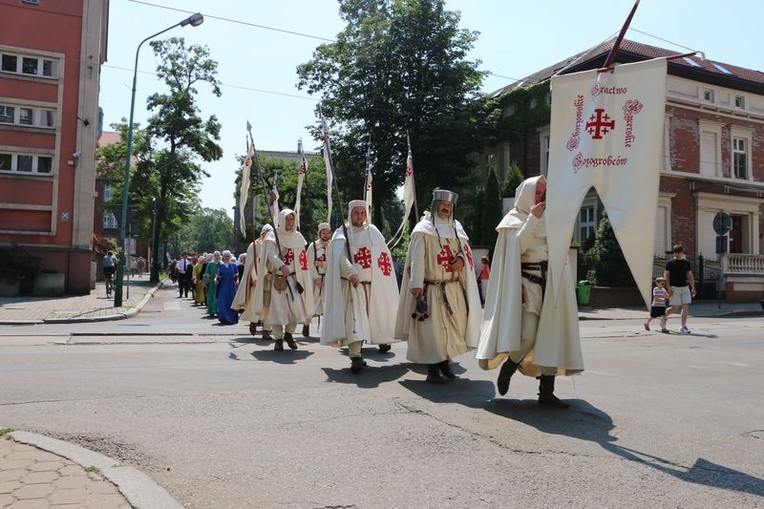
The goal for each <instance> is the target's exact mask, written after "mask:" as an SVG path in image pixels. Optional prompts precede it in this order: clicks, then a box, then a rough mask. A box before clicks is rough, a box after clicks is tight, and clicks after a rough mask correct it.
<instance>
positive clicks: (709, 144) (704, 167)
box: [698, 120, 722, 177]
mask: <svg viewBox="0 0 764 509" xmlns="http://www.w3.org/2000/svg"><path fill="white" fill-rule="evenodd" d="M698 131H699V133H700V161H699V165H698V166H699V170H700V174H701V175H704V176H706V177H721V176H722V172H721V167H722V162H721V153H722V150H721V139H722V125H721V124H718V123H716V122H709V121H706V120H699V121H698Z"/></svg>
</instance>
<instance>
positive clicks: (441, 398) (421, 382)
mask: <svg viewBox="0 0 764 509" xmlns="http://www.w3.org/2000/svg"><path fill="white" fill-rule="evenodd" d="M409 369H411V371H412V372H414V373H417V374H419V375H421V378H419V379H411V380H401V381H400V382H399V383H400V384H401V386H402V387H404V388H405V389H407V390H409V391H411V392H413V393H414V394H416V395H417V396H419V397H421V398H424V399H426V400H429V401H432V402H433V403H458V404H460V405H464V406H466V407H470V408H483V407H485V405H486V404H487V403H488V402H489V401H490V400H491V398H493V397H494V394H495V393H496V391H495V389H494V385H493V383H492V382H488V381H486V380H470V379H469V378H461V377H459V375H461V374H463V373H465V372H466V370H465V369H464V368H463V367H462V366H461V365H459V364H458V363H454V364H451V371H453V372H454V374H455V375H457V377H458V378H457V379H456V380H453V381H449V382H446V383H445V384H442V385H436V384H431V383H429V382H427V381H425V379H426V378H427V367H426V366H424V365H420V364H411V365H409Z"/></svg>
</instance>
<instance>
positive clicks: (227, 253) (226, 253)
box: [221, 249, 233, 256]
mask: <svg viewBox="0 0 764 509" xmlns="http://www.w3.org/2000/svg"><path fill="white" fill-rule="evenodd" d="M221 256H233V254H232V253H231V252H230V251H229V250H227V249H226V250H224V251H223V252H222V253H221Z"/></svg>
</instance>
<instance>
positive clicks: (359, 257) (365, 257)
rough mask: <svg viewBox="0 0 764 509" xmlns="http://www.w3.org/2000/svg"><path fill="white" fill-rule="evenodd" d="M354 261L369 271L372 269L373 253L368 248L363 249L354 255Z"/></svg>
mask: <svg viewBox="0 0 764 509" xmlns="http://www.w3.org/2000/svg"><path fill="white" fill-rule="evenodd" d="M353 261H354V262H355V263H357V264H358V265H360V266H361V268H362V269H368V268H370V267H371V251H369V248H367V247H366V246H363V247H361V249H359V250H358V252H357V253H356V254H354V255H353Z"/></svg>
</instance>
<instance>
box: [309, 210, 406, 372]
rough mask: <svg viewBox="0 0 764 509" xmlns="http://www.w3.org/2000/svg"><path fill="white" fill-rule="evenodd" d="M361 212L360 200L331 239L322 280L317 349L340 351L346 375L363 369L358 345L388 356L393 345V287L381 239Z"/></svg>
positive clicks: (390, 261) (389, 260)
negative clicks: (321, 319)
mask: <svg viewBox="0 0 764 509" xmlns="http://www.w3.org/2000/svg"><path fill="white" fill-rule="evenodd" d="M367 210H368V205H367V204H366V202H365V201H363V200H353V201H351V202H350V203H349V204H348V222H349V223H350V224H349V225H348V226H345V225H343V226H341V227H340V228H338V229H337V230H336V231H335V232H334V235H333V236H332V241H331V244H330V246H329V253H328V257H327V258H328V259H327V265H326V276H325V277H324V304H325V305H324V325H323V328H322V330H321V344H322V345H329V346H335V347H343V346H346V347H347V348H348V354H349V356H350V371H351V372H352V373H358V372H360V371H361V369H362V368H363V367H364V366H365V365H366V362H365V361H364V360H363V357H362V355H361V346H362V345H363V343H364V341H367V342H369V343H372V344H376V345H379V351H380V352H387V351H389V350H390V343H393V342H394V341H395V340H394V339H393V327H394V324H395V310H396V307H397V302H398V282H397V280H396V278H395V270H394V269H393V259H392V256H391V255H390V250H389V249H388V248H387V243H386V242H385V238H384V237H383V236H382V233H381V232H380V231H379V230H378V229H377V227H376V226H374V225H373V224H369V223H367ZM329 304H331V306H329Z"/></svg>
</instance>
